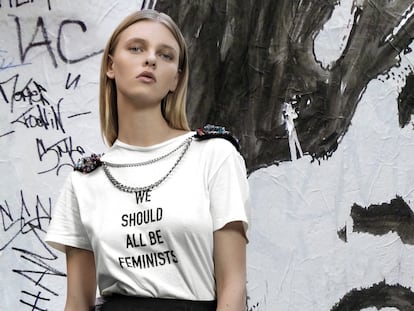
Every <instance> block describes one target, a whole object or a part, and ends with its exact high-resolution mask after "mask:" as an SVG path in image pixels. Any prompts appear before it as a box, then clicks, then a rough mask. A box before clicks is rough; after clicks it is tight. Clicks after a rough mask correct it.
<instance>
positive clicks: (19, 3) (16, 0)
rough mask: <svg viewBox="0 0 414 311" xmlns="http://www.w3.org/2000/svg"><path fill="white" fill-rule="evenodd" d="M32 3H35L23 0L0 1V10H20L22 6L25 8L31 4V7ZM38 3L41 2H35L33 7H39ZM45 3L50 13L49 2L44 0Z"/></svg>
mask: <svg viewBox="0 0 414 311" xmlns="http://www.w3.org/2000/svg"><path fill="white" fill-rule="evenodd" d="M33 2H35V1H34V0H25V1H22V0H14V1H13V0H0V9H1V8H3V7H8V8H10V9H13V8H20V7H22V6H26V5H27V4H32V5H33ZM39 2H41V1H36V2H35V4H34V5H39ZM46 3H47V7H48V10H49V11H51V10H52V6H51V4H50V0H46Z"/></svg>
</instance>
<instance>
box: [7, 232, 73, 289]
mask: <svg viewBox="0 0 414 311" xmlns="http://www.w3.org/2000/svg"><path fill="white" fill-rule="evenodd" d="M37 238H38V239H39V241H40V242H41V243H42V244H43V246H44V248H45V249H46V250H47V251H48V252H49V253H50V254H51V255H52V257H51V258H45V257H43V256H40V255H39V254H36V253H33V252H31V251H27V250H25V249H21V248H15V247H13V250H14V251H16V252H19V253H21V255H20V258H22V259H23V260H25V263H24V264H25V266H27V265H28V264H34V265H35V266H36V269H37V270H36V269H30V270H27V269H25V270H21V269H13V270H12V271H13V272H14V273H17V274H19V275H21V276H23V277H24V278H26V279H27V280H29V281H30V282H32V283H33V284H34V285H36V286H38V287H40V288H42V289H44V290H46V291H47V292H49V293H50V294H52V295H54V296H59V294H58V293H56V292H55V291H53V290H52V289H50V288H49V287H47V286H46V285H44V284H43V283H42V281H44V278H45V277H46V276H54V277H55V276H59V277H65V276H66V274H65V273H64V272H61V271H59V270H57V269H55V268H53V267H52V266H50V265H49V264H47V263H46V262H45V259H46V260H56V258H57V257H56V255H55V254H53V253H52V252H51V251H50V250H49V248H48V247H47V246H46V244H44V242H43V241H42V239H41V238H40V237H39V236H37Z"/></svg>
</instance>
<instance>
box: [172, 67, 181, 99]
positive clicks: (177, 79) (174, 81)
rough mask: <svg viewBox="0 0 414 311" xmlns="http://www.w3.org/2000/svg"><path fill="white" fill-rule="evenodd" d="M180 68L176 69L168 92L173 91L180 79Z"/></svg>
mask: <svg viewBox="0 0 414 311" xmlns="http://www.w3.org/2000/svg"><path fill="white" fill-rule="evenodd" d="M180 76H181V69H178V71H177V74H176V75H175V77H174V79H173V81H172V82H171V87H170V92H171V93H173V92H174V91H175V89H176V88H177V85H178V82H179V81H180Z"/></svg>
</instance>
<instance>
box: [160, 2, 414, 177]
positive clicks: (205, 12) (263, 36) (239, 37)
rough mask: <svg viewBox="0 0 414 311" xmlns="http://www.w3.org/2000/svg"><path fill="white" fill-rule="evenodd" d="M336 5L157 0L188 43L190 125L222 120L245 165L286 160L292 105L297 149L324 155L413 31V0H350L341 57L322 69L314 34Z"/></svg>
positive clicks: (396, 63)
mask: <svg viewBox="0 0 414 311" xmlns="http://www.w3.org/2000/svg"><path fill="white" fill-rule="evenodd" d="M337 4H338V1H337V0H327V1H311V0H305V1H291V0H280V1H274V0H263V1H248V0H242V1H240V0H237V1H236V0H229V1H205V2H203V3H199V2H188V1H186V0H179V1H178V0H174V1H171V0H159V1H157V9H159V10H160V11H163V12H167V13H169V14H170V15H171V16H172V17H173V18H174V19H175V20H176V21H177V22H178V24H179V25H180V27H181V29H183V33H184V36H185V37H186V40H187V42H188V46H189V52H190V68H191V74H192V79H191V80H190V85H189V87H190V90H189V96H188V97H189V101H188V102H189V105H188V112H189V120H190V124H191V126H192V127H199V126H200V125H202V124H206V123H213V124H220V125H224V126H226V127H228V128H229V129H230V130H231V131H232V132H233V133H235V134H236V136H238V137H239V138H240V141H241V145H242V153H243V155H244V156H245V158H246V164H247V166H248V169H249V171H250V172H251V171H252V170H255V169H257V168H259V167H262V166H267V165H270V164H273V163H277V162H280V161H286V160H290V152H289V145H288V135H287V131H286V127H285V123H284V122H283V106H284V103H286V102H287V103H291V104H293V103H294V104H295V105H294V107H295V109H296V110H297V112H298V118H297V119H295V129H296V132H297V135H298V139H299V141H300V144H301V147H302V150H303V152H304V153H306V154H310V155H311V156H313V157H314V158H315V159H324V158H327V157H329V156H331V155H332V154H333V152H335V150H336V149H337V147H338V144H339V143H340V141H341V139H342V138H343V136H344V135H345V133H346V132H347V130H348V128H349V126H350V124H351V120H352V117H353V115H354V112H355V110H356V108H357V105H358V102H359V101H360V99H361V96H362V95H363V93H364V92H365V89H366V87H367V85H368V83H369V82H370V81H371V80H373V79H375V78H376V77H377V76H379V75H383V74H385V73H387V72H388V71H390V69H391V68H393V67H396V66H399V65H400V55H402V53H405V52H406V49H407V47H408V46H409V44H410V43H411V42H412V40H413V37H414V36H413V35H412V34H413V32H414V15H407V14H406V12H408V11H410V8H411V7H412V0H396V1H388V0H378V1H370V0H365V1H358V6H354V7H353V12H352V13H353V20H351V21H350V25H351V26H350V27H351V30H350V35H349V37H348V40H347V42H346V46H345V48H344V49H343V52H342V55H341V56H340V57H339V58H338V59H337V60H336V61H335V62H334V63H333V64H331V65H330V67H329V68H322V66H321V65H320V63H319V62H318V60H317V59H316V57H315V54H314V41H315V38H316V37H317V35H318V33H319V32H321V31H322V30H323V28H324V25H325V24H326V23H327V22H328V21H329V19H330V18H331V16H332V13H333V11H334V9H335V6H336V5H337ZM405 18H406V20H405ZM404 20H405V22H403V21H404ZM378 21H380V22H378ZM400 23H404V25H402V27H399V28H398V31H396V29H397V27H396V26H398V25H399V24H400ZM390 34H391V36H390ZM386 39H387V40H386ZM293 99H294V101H293Z"/></svg>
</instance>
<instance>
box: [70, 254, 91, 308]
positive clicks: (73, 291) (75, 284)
mask: <svg viewBox="0 0 414 311" xmlns="http://www.w3.org/2000/svg"><path fill="white" fill-rule="evenodd" d="M66 268H67V297H66V306H65V311H89V310H91V308H92V307H93V306H94V305H95V298H96V272H95V260H94V255H93V253H92V252H91V251H88V250H84V249H80V248H75V247H69V246H67V247H66Z"/></svg>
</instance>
